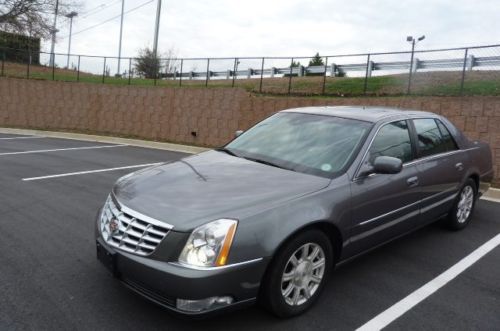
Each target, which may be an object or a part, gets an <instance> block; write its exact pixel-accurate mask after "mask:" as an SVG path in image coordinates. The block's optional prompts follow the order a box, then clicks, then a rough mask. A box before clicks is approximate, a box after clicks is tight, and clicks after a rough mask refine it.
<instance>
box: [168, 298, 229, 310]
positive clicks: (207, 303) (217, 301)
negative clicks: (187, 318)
mask: <svg viewBox="0 0 500 331" xmlns="http://www.w3.org/2000/svg"><path fill="white" fill-rule="evenodd" d="M233 301H234V300H233V298H232V297H210V298H206V299H201V300H185V299H177V309H179V310H184V311H189V312H200V311H204V310H209V309H215V308H221V307H224V306H227V305H230V304H232V303H233Z"/></svg>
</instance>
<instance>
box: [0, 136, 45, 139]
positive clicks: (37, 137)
mask: <svg viewBox="0 0 500 331" xmlns="http://www.w3.org/2000/svg"><path fill="white" fill-rule="evenodd" d="M39 138H45V137H40V136H28V137H3V138H0V140H16V139H39Z"/></svg>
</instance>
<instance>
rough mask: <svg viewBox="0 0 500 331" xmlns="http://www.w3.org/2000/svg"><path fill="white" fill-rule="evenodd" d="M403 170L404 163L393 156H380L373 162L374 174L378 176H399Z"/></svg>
mask: <svg viewBox="0 0 500 331" xmlns="http://www.w3.org/2000/svg"><path fill="white" fill-rule="evenodd" d="M402 169H403V162H402V161H401V160H400V159H398V158H396V157H392V156H378V157H376V158H375V160H374V161H373V172H374V173H376V174H397V173H399V172H401V170H402Z"/></svg>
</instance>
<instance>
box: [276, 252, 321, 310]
mask: <svg viewBox="0 0 500 331" xmlns="http://www.w3.org/2000/svg"><path fill="white" fill-rule="evenodd" d="M324 273H325V252H324V251H323V249H322V248H321V246H319V245H318V244H315V243H307V244H304V245H302V246H301V247H299V248H298V249H297V250H296V251H295V252H294V253H293V254H292V256H291V257H290V258H289V259H288V262H287V263H286V265H285V269H284V270H283V275H282V277H281V294H282V295H283V298H284V299H285V302H286V303H287V304H289V305H290V306H299V305H302V304H304V303H305V302H307V301H308V300H309V299H310V298H311V297H312V296H313V295H314V293H316V291H317V290H318V288H319V285H320V284H321V281H322V280H323V275H324Z"/></svg>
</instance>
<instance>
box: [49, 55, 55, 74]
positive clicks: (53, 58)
mask: <svg viewBox="0 0 500 331" xmlns="http://www.w3.org/2000/svg"><path fill="white" fill-rule="evenodd" d="M50 56H51V58H52V80H55V78H56V54H55V53H51V54H50Z"/></svg>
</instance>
